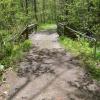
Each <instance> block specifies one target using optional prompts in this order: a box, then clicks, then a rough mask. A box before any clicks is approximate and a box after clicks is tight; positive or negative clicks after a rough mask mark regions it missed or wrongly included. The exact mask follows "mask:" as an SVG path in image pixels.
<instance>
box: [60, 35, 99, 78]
mask: <svg viewBox="0 0 100 100" xmlns="http://www.w3.org/2000/svg"><path fill="white" fill-rule="evenodd" d="M59 41H60V43H61V44H62V45H63V46H64V47H65V49H66V50H68V51H70V52H72V53H73V54H75V55H78V56H79V57H80V58H81V60H82V61H83V63H84V64H85V67H86V69H87V70H88V72H89V73H90V74H91V76H92V77H93V78H95V79H97V80H100V68H98V64H99V65H100V52H97V54H96V58H94V57H93V48H91V47H90V46H89V43H88V42H87V41H84V40H83V39H81V40H80V41H73V40H72V39H70V38H67V37H64V36H62V37H60V39H59ZM98 49H99V48H98Z"/></svg>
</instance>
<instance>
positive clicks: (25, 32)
mask: <svg viewBox="0 0 100 100" xmlns="http://www.w3.org/2000/svg"><path fill="white" fill-rule="evenodd" d="M37 26H38V25H37V24H31V25H28V26H27V27H25V28H24V30H23V31H22V32H21V33H20V37H22V38H23V37H24V38H25V39H28V38H29V34H31V33H32V32H33V31H35V33H36V32H37Z"/></svg>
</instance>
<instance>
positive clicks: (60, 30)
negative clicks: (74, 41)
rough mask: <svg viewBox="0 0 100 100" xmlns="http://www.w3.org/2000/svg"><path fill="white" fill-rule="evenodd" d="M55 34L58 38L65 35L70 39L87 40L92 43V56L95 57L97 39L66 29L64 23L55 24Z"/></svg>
mask: <svg viewBox="0 0 100 100" xmlns="http://www.w3.org/2000/svg"><path fill="white" fill-rule="evenodd" d="M57 32H58V34H59V35H60V36H63V35H65V36H68V37H71V38H78V39H80V38H81V37H83V38H84V39H88V40H89V41H92V42H94V47H93V56H94V57H96V51H97V39H96V38H94V37H90V36H87V35H86V33H82V32H79V31H76V30H74V29H72V28H70V27H68V26H67V25H66V24H64V23H58V24H57Z"/></svg>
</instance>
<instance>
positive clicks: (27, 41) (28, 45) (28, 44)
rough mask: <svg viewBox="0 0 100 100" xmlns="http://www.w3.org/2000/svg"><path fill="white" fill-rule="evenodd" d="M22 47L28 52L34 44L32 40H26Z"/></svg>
mask: <svg viewBox="0 0 100 100" xmlns="http://www.w3.org/2000/svg"><path fill="white" fill-rule="evenodd" d="M20 46H21V48H22V50H23V51H27V50H29V48H30V47H31V46H32V42H31V41H30V40H26V41H24V42H23V43H22V44H21V45H20Z"/></svg>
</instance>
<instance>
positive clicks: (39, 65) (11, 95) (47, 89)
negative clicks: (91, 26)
mask: <svg viewBox="0 0 100 100" xmlns="http://www.w3.org/2000/svg"><path fill="white" fill-rule="evenodd" d="M30 39H31V40H32V42H33V47H32V49H31V50H30V51H29V53H28V54H27V55H26V57H25V58H24V59H23V60H22V61H21V62H20V64H19V65H18V71H17V73H15V72H13V71H11V70H9V71H7V72H6V73H5V77H6V81H7V83H6V84H5V86H4V87H6V88H7V87H8V88H7V89H8V90H9V91H8V92H3V97H6V98H5V99H4V98H1V99H0V100H100V87H99V86H98V85H97V84H96V82H95V81H94V80H91V78H90V77H89V76H88V74H87V72H86V71H85V70H84V69H83V68H82V67H80V62H79V60H78V59H76V58H75V57H74V56H72V55H71V54H70V53H68V52H65V50H64V49H63V48H62V47H61V46H60V44H59V42H58V35H57V34H56V33H49V32H46V31H45V32H39V33H37V34H32V35H31V36H30ZM0 89H1V90H4V88H0Z"/></svg>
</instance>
